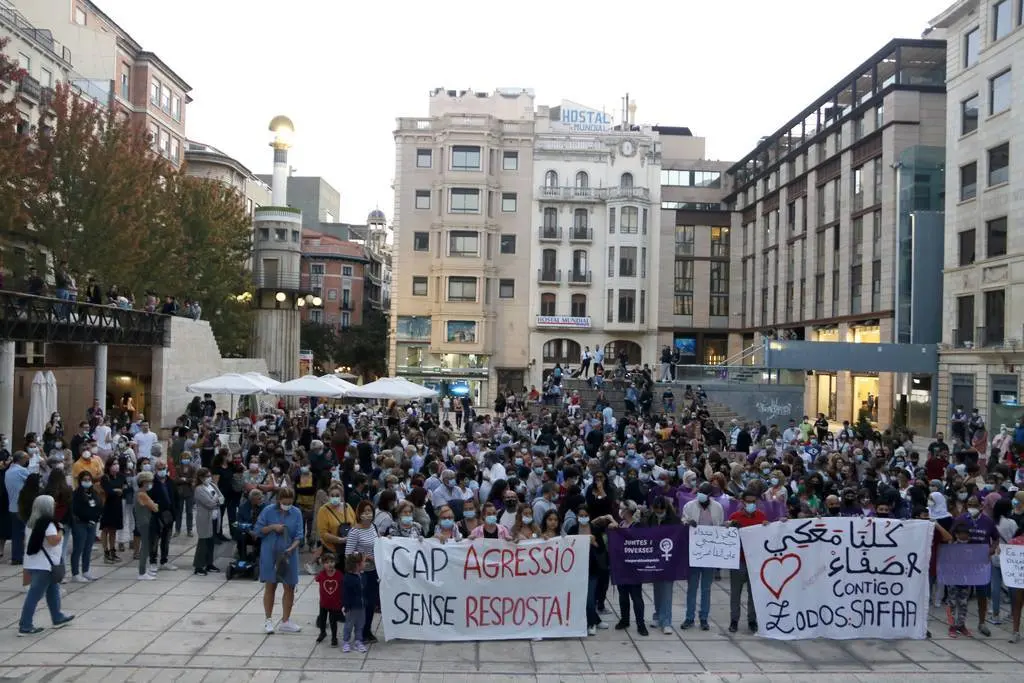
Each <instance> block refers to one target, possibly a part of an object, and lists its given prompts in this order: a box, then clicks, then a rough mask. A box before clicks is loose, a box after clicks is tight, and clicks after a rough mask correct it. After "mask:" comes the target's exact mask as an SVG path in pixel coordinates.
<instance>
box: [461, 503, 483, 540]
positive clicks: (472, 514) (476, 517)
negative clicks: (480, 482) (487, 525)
mask: <svg viewBox="0 0 1024 683" xmlns="http://www.w3.org/2000/svg"><path fill="white" fill-rule="evenodd" d="M483 523H484V520H483V518H482V516H481V515H480V506H479V505H478V504H477V502H476V498H474V497H473V496H470V497H468V498H466V499H465V500H464V501H463V502H462V520H461V521H459V533H460V534H461V535H462V537H463V538H469V537H470V536H472V535H473V530H474V529H476V528H477V527H478V526H481V525H482V524H483Z"/></svg>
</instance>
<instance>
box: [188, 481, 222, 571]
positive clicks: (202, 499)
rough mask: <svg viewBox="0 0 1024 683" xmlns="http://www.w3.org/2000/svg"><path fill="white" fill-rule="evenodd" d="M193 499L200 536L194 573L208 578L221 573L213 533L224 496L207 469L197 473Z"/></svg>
mask: <svg viewBox="0 0 1024 683" xmlns="http://www.w3.org/2000/svg"><path fill="white" fill-rule="evenodd" d="M192 498H193V499H194V500H195V503H196V531H197V532H198V536H199V542H198V543H196V553H195V556H194V557H193V558H192V573H194V574H198V575H200V576H206V573H207V572H219V571H220V569H218V568H217V566H216V565H215V564H214V563H213V547H214V543H213V531H214V529H215V528H216V527H217V526H218V524H217V521H218V520H217V519H216V518H217V516H218V515H219V514H220V506H221V504H222V503H223V502H224V496H222V495H221V492H220V489H218V488H217V486H216V485H215V484H214V483H213V477H212V475H211V474H210V470H208V469H206V468H205V467H201V468H199V471H198V472H196V479H195V488H194V492H193V494H192Z"/></svg>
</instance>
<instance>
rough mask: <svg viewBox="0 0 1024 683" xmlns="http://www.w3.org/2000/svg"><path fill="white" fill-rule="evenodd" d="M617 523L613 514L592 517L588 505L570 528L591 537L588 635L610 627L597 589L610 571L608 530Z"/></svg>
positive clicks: (578, 509) (572, 532)
mask: <svg viewBox="0 0 1024 683" xmlns="http://www.w3.org/2000/svg"><path fill="white" fill-rule="evenodd" d="M616 526H617V525H616V523H615V520H614V519H612V517H611V515H605V516H603V517H597V518H594V519H593V520H592V519H591V512H590V510H588V509H587V506H586V505H581V506H579V507H578V508H577V509H576V524H574V525H573V527H572V529H570V532H569V535H572V536H587V537H589V539H590V561H589V568H588V579H587V635H590V636H594V635H597V629H599V628H600V629H606V628H608V624H607V622H603V621H601V615H600V613H599V611H598V605H597V589H598V584H599V583H600V582H601V577H602V575H607V574H608V572H609V560H608V541H607V536H606V530H607V529H608V528H615V527H616Z"/></svg>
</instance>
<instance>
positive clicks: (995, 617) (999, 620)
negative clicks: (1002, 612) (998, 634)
mask: <svg viewBox="0 0 1024 683" xmlns="http://www.w3.org/2000/svg"><path fill="white" fill-rule="evenodd" d="M988 623H990V624H995V625H996V626H999V625H1000V624H1002V623H1003V619H1002V617H1000V616H999V612H996V613H995V614H993V615H992V617H991V618H990V619H989V620H988Z"/></svg>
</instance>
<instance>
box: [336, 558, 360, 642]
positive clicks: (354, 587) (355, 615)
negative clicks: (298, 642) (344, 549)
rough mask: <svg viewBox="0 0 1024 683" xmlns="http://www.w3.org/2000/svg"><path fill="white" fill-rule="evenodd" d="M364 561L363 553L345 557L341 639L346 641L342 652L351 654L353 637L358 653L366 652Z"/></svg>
mask: <svg viewBox="0 0 1024 683" xmlns="http://www.w3.org/2000/svg"><path fill="white" fill-rule="evenodd" d="M364 564H365V561H364V560H363V555H362V553H352V554H351V555H346V556H345V583H344V591H343V595H342V608H343V610H344V612H345V629H344V631H343V632H342V637H341V639H342V640H343V641H344V642H343V643H342V646H341V650H342V652H351V651H352V646H351V645H349V636H350V635H351V637H352V640H353V641H354V642H353V645H354V646H355V648H356V651H357V652H366V646H365V645H363V641H362V640H360V638H361V637H362V633H363V621H364V619H365V618H366V611H365V610H364V609H363V606H364V605H363V565H364Z"/></svg>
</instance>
